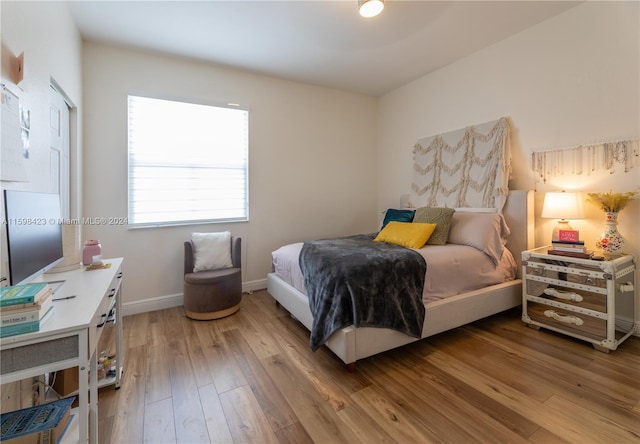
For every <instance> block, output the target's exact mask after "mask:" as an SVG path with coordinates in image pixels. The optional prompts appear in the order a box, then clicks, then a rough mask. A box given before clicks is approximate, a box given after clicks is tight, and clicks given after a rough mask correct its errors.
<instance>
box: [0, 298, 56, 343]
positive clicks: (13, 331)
mask: <svg viewBox="0 0 640 444" xmlns="http://www.w3.org/2000/svg"><path fill="white" fill-rule="evenodd" d="M52 313H53V306H51V307H49V310H47V312H46V313H45V315H44V316H43V317H42V319H39V320H37V321H31V322H23V323H21V324H14V325H6V326H2V327H0V338H6V337H8V336H16V335H22V334H25V333H35V332H37V331H40V326H41V325H42V324H43V323H44V322H45V321H46V320H47V319H49V317H50V316H51V314H52Z"/></svg>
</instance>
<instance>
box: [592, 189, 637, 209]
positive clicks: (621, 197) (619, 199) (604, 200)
mask: <svg viewBox="0 0 640 444" xmlns="http://www.w3.org/2000/svg"><path fill="white" fill-rule="evenodd" d="M635 195H636V193H635V191H628V192H626V193H612V192H608V193H587V196H589V198H588V199H587V202H591V203H592V204H594V205H596V206H598V207H600V209H601V210H602V211H604V212H605V213H617V212H619V211H621V210H622V209H623V208H624V207H625V206H627V203H629V200H630V199H631V198H633V197H634V196H635Z"/></svg>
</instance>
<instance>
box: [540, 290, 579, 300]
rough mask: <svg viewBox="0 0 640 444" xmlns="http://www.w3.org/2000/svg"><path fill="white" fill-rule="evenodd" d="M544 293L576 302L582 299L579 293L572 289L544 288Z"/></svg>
mask: <svg viewBox="0 0 640 444" xmlns="http://www.w3.org/2000/svg"><path fill="white" fill-rule="evenodd" d="M544 294H546V295H549V296H553V297H555V298H559V299H566V300H567V301H576V302H582V301H583V298H582V296H581V295H579V294H578V293H574V292H572V291H563V290H557V289H555V288H545V289H544Z"/></svg>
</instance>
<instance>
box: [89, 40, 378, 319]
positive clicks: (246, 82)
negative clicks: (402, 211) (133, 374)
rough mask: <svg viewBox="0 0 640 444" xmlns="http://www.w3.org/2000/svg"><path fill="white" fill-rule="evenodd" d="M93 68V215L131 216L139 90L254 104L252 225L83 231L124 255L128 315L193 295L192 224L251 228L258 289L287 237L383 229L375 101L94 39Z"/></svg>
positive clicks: (251, 267)
mask: <svg viewBox="0 0 640 444" xmlns="http://www.w3.org/2000/svg"><path fill="white" fill-rule="evenodd" d="M83 66H84V105H85V140H84V142H85V143H84V146H85V151H84V160H85V161H84V170H85V172H86V174H85V180H84V209H85V212H84V215H85V216H87V217H98V216H99V217H126V216H127V108H126V106H127V94H128V93H142V94H144V93H146V94H152V95H160V96H164V97H167V98H178V99H185V100H189V99H195V100H198V101H205V102H207V101H210V102H212V103H216V102H227V101H232V102H239V103H242V104H244V105H247V106H248V107H249V110H250V114H249V187H250V188H249V203H250V208H249V217H250V221H249V222H247V223H234V224H210V225H196V226H183V227H164V228H149V229H135V230H129V229H128V228H127V227H126V226H85V230H84V238H85V239H88V238H97V239H100V241H101V242H102V246H103V255H104V256H105V257H117V256H123V257H125V275H126V278H125V281H124V285H125V287H124V288H125V292H124V299H123V300H124V302H125V304H128V307H129V309H128V310H129V311H128V312H133V311H136V308H135V307H134V306H135V303H137V302H143V301H146V300H149V299H152V298H157V297H163V296H169V297H172V296H174V295H179V294H181V293H182V262H183V242H184V240H186V239H188V238H189V236H190V233H191V232H192V231H222V230H230V231H231V232H232V234H233V235H235V236H241V237H242V242H243V275H242V277H243V282H244V283H245V288H247V287H251V286H252V285H257V286H260V285H262V286H263V287H264V284H265V281H264V279H265V278H266V274H267V273H268V272H269V271H270V270H271V251H273V250H274V249H276V248H277V247H279V246H281V245H283V244H285V243H289V242H293V241H300V240H306V239H309V238H316V237H326V236H335V235H347V234H355V233H359V232H366V231H374V230H375V224H376V221H377V216H376V214H375V212H376V192H375V190H376V172H377V163H376V145H375V133H374V132H373V131H372V128H374V127H375V118H376V114H375V113H376V103H375V99H373V98H371V97H367V96H363V95H357V94H350V93H344V92H339V91H335V90H331V89H326V88H319V87H315V86H309V85H303V84H299V83H293V82H289V81H284V80H279V79H274V78H268V77H263V76H258V75H253V74H249V73H245V72H240V71H234V70H229V69H224V68H219V67H215V66H212V65H205V64H201V63H196V62H192V61H188V60H182V59H177V58H169V57H164V56H157V55H152V54H148V53H143V52H134V51H130V50H126V49H118V48H114V47H110V46H103V45H99V44H95V43H85V45H84V52H83ZM172 300H173V301H176V300H177V299H176V297H173V298H172ZM140 307H141V309H142V305H140Z"/></svg>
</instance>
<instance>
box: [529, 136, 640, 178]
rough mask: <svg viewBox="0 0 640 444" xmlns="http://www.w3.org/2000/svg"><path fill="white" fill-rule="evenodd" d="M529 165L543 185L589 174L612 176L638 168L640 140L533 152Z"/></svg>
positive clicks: (639, 164)
mask: <svg viewBox="0 0 640 444" xmlns="http://www.w3.org/2000/svg"><path fill="white" fill-rule="evenodd" d="M531 166H532V168H533V171H534V172H535V174H536V178H539V179H540V180H542V181H543V182H544V183H546V182H547V178H548V177H554V176H563V175H587V176H588V175H589V174H591V173H595V172H598V171H608V172H609V173H610V174H613V173H615V172H618V171H624V172H625V173H627V172H629V171H630V170H631V169H632V168H634V167H636V168H637V167H639V166H640V140H638V139H635V140H622V141H618V142H604V143H596V144H591V145H580V146H576V147H572V148H561V149H557V150H545V151H534V152H533V154H532V158H531Z"/></svg>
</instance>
